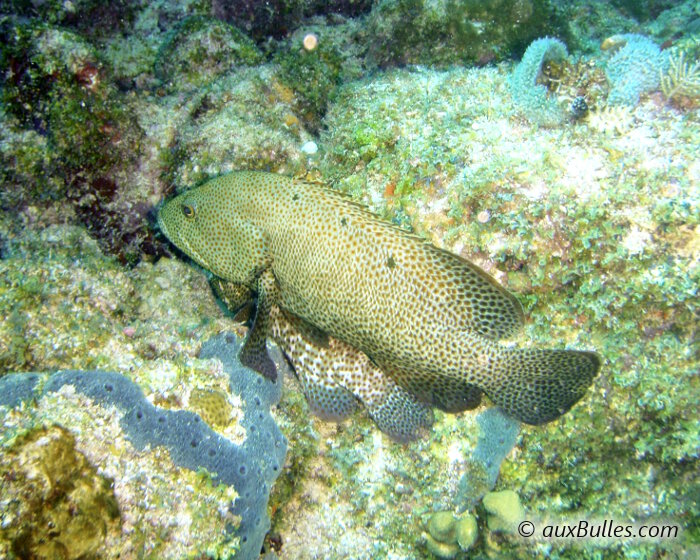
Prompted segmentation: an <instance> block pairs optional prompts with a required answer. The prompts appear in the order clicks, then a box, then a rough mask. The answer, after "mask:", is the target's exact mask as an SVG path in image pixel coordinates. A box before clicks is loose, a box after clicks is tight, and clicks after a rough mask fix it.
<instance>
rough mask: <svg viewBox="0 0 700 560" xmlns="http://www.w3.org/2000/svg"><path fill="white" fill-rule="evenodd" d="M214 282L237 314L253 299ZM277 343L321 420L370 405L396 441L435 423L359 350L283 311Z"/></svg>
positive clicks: (277, 320) (274, 316) (274, 317)
mask: <svg viewBox="0 0 700 560" xmlns="http://www.w3.org/2000/svg"><path fill="white" fill-rule="evenodd" d="M210 284H211V286H212V288H213V290H214V292H215V293H216V294H217V296H218V297H219V298H220V299H221V301H222V302H223V303H224V304H225V305H226V307H228V308H229V309H230V310H231V311H232V312H233V313H238V311H239V310H240V309H241V308H242V307H243V306H245V305H247V304H248V303H249V302H251V301H252V299H253V297H254V296H253V293H252V292H251V290H250V289H248V288H246V287H245V286H242V285H240V284H234V283H231V282H227V281H225V280H222V279H221V278H216V277H215V278H212V279H211V280H210ZM270 335H271V337H272V339H273V340H274V341H275V343H277V345H278V346H279V347H280V349H281V350H282V352H283V354H284V356H285V357H286V358H287V361H288V362H289V363H290V365H291V366H292V369H293V371H294V373H295V374H296V376H297V378H298V379H299V382H300V383H301V386H302V389H303V391H304V394H305V396H306V399H307V401H308V403H309V407H310V408H311V410H312V411H313V412H314V413H315V414H316V415H317V416H319V417H321V418H323V419H326V420H331V421H336V422H339V421H342V420H345V419H346V418H347V417H349V416H350V415H352V414H353V413H355V412H356V411H357V410H358V409H359V408H360V405H361V404H362V405H364V407H366V409H367V411H368V413H369V415H370V417H371V418H372V419H373V420H374V421H375V423H376V424H377V426H378V427H379V429H381V430H382V431H383V432H385V433H386V434H388V435H389V436H391V437H392V438H393V439H395V440H397V441H402V442H406V441H411V440H414V439H417V438H419V437H420V436H421V435H422V434H423V433H425V431H426V428H428V427H430V426H431V425H432V423H433V413H432V410H431V409H430V407H428V406H427V405H425V404H424V403H422V402H420V401H418V400H417V399H416V398H415V397H414V396H413V395H411V394H410V393H408V392H407V391H405V390H404V389H403V388H402V387H400V386H399V385H397V384H396V383H395V382H394V381H393V380H392V379H391V378H390V377H388V376H387V375H385V374H384V372H382V371H381V370H380V369H379V368H378V367H376V366H375V365H374V364H372V362H371V361H370V360H369V358H368V357H367V356H366V355H365V354H363V353H362V352H360V351H359V350H357V349H355V348H353V347H352V346H349V345H348V344H345V343H344V342H342V341H340V340H338V339H335V338H333V337H329V336H328V335H326V334H325V333H323V332H321V331H319V330H318V329H316V328H314V327H313V326H312V325H310V324H308V323H306V322H304V321H303V320H302V319H299V318H298V317H295V316H293V315H291V314H289V313H286V312H284V311H282V310H281V309H280V308H279V307H278V306H273V308H272V310H271V333H270Z"/></svg>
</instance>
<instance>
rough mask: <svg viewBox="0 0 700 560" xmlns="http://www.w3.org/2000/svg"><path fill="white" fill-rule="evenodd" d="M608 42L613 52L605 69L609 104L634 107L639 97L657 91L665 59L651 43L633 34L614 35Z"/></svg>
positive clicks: (665, 62)
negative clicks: (608, 89) (609, 86)
mask: <svg viewBox="0 0 700 560" xmlns="http://www.w3.org/2000/svg"><path fill="white" fill-rule="evenodd" d="M607 41H608V43H609V44H611V45H613V46H612V47H611V48H612V49H613V51H614V53H613V55H612V56H611V57H610V60H608V61H607V64H606V67H605V73H606V75H607V77H608V80H609V81H610V84H611V89H610V94H609V95H608V103H609V104H611V105H636V104H637V103H638V102H639V96H640V95H642V94H644V93H649V92H651V91H655V90H657V89H659V87H660V85H661V84H660V79H661V78H660V76H661V74H662V72H663V71H664V69H665V68H666V66H667V64H668V59H667V57H666V55H665V54H663V53H662V52H661V49H659V47H658V46H657V45H656V43H654V41H652V40H651V39H649V38H648V37H644V36H643V35H638V34H635V33H627V34H623V35H616V36H614V37H611V38H609V39H608V40H607Z"/></svg>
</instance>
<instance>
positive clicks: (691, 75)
mask: <svg viewBox="0 0 700 560" xmlns="http://www.w3.org/2000/svg"><path fill="white" fill-rule="evenodd" d="M659 79H660V81H661V91H662V92H663V94H664V97H666V99H669V100H671V101H672V100H673V99H674V98H679V97H698V96H700V62H698V61H695V62H693V63H692V64H691V62H690V61H686V60H685V53H684V52H683V51H679V52H677V53H674V54H672V55H671V56H670V57H669V59H668V69H667V70H666V72H664V71H663V70H661V71H660V72H659Z"/></svg>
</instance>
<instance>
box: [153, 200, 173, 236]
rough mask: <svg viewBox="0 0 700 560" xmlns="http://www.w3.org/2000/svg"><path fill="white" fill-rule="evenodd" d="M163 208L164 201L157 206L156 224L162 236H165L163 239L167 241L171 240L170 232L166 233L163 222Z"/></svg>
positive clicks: (166, 229)
mask: <svg viewBox="0 0 700 560" xmlns="http://www.w3.org/2000/svg"><path fill="white" fill-rule="evenodd" d="M163 208H165V201H164V200H163V201H161V203H160V204H159V205H158V209H157V211H156V223H157V224H158V229H160V231H162V232H163V235H165V237H167V238H168V239H172V237H170V232H169V231H168V228H167V227H165V222H164V221H163Z"/></svg>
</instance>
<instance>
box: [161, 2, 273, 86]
mask: <svg viewBox="0 0 700 560" xmlns="http://www.w3.org/2000/svg"><path fill="white" fill-rule="evenodd" d="M260 62H262V53H261V52H260V51H259V50H258V48H257V47H256V46H255V43H253V41H252V40H251V39H250V38H248V37H247V36H246V35H245V34H244V33H243V32H242V31H240V30H239V29H236V28H235V27H233V26H232V25H229V24H227V23H225V22H223V21H220V20H217V19H214V18H206V17H202V16H191V17H189V18H185V19H183V20H182V21H181V22H180V23H178V24H177V25H176V26H175V27H174V28H173V29H172V30H171V31H170V34H169V36H168V37H167V38H166V39H165V40H164V42H163V45H162V46H161V48H160V50H159V52H158V56H157V57H156V61H155V74H156V77H157V78H158V79H159V80H161V82H163V83H164V84H166V85H167V86H168V88H169V89H177V90H178V91H182V90H188V89H193V88H197V87H201V86H203V85H205V84H207V83H209V82H211V81H212V80H214V79H216V77H217V76H219V75H221V74H222V73H225V72H229V71H231V70H232V69H235V68H237V67H239V66H254V65H256V64H259V63H260Z"/></svg>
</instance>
